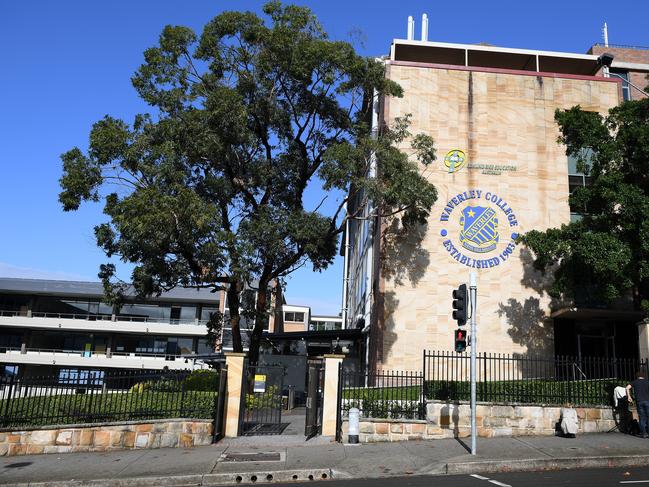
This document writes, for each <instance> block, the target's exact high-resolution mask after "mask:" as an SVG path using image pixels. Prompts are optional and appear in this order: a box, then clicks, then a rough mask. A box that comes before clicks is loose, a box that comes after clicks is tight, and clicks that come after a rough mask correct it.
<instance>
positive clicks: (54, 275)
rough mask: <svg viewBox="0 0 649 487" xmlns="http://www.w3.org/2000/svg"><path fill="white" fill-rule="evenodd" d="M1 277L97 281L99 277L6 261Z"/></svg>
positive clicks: (1, 264) (1, 270) (2, 264)
mask: <svg viewBox="0 0 649 487" xmlns="http://www.w3.org/2000/svg"><path fill="white" fill-rule="evenodd" d="M0 277H19V278H23V279H54V280H57V281H97V280H98V279H97V278H94V279H93V278H90V277H88V276H82V275H81V274H75V273H72V272H63V271H50V270H46V269H34V268H32V267H21V266H17V265H13V264H8V263H6V262H0Z"/></svg>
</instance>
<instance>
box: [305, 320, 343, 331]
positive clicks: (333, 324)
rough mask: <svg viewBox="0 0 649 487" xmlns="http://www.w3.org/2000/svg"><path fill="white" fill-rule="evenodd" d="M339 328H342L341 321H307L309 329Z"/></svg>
mask: <svg viewBox="0 0 649 487" xmlns="http://www.w3.org/2000/svg"><path fill="white" fill-rule="evenodd" d="M340 329H342V322H340V321H322V320H311V322H310V323H309V330H312V331H321V330H340Z"/></svg>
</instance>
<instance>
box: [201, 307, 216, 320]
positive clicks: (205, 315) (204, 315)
mask: <svg viewBox="0 0 649 487" xmlns="http://www.w3.org/2000/svg"><path fill="white" fill-rule="evenodd" d="M218 311H219V308H218V306H203V307H201V321H208V320H209V319H210V318H211V317H212V315H213V314H214V313H218Z"/></svg>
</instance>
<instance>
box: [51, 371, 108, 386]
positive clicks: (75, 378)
mask: <svg viewBox="0 0 649 487" xmlns="http://www.w3.org/2000/svg"><path fill="white" fill-rule="evenodd" d="M103 383H104V371H103V370H79V369H61V370H59V384H73V385H84V386H90V385H93V386H100V385H102V384H103Z"/></svg>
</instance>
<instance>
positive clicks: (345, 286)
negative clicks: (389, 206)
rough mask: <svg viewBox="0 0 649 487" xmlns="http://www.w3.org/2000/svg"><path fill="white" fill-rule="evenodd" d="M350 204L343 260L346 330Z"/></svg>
mask: <svg viewBox="0 0 649 487" xmlns="http://www.w3.org/2000/svg"><path fill="white" fill-rule="evenodd" d="M348 206H349V205H348V203H345V256H344V260H343V306H342V318H343V327H345V329H347V328H349V327H348V326H347V311H348V308H347V287H348V286H349V218H347V217H348V216H349V214H348V213H347V208H348Z"/></svg>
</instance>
